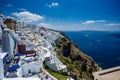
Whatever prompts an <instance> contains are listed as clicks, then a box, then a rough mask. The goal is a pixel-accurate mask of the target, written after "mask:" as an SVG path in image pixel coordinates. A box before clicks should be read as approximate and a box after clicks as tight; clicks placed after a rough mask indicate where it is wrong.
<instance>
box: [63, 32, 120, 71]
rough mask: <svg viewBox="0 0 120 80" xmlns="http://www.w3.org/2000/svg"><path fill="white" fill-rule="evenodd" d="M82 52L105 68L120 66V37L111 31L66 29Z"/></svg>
mask: <svg viewBox="0 0 120 80" xmlns="http://www.w3.org/2000/svg"><path fill="white" fill-rule="evenodd" d="M64 33H65V35H67V36H68V37H69V38H70V39H71V40H72V41H73V42H74V43H75V44H76V45H77V46H78V47H79V48H80V50H81V51H82V52H84V53H86V54H87V55H89V56H91V57H92V58H93V59H94V61H95V62H96V63H97V64H98V65H99V66H100V67H102V68H103V69H105V68H111V67H115V66H120V38H116V37H114V36H110V34H114V33H120V32H109V31H75V32H74V31H65V32H64Z"/></svg>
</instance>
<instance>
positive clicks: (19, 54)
mask: <svg viewBox="0 0 120 80" xmlns="http://www.w3.org/2000/svg"><path fill="white" fill-rule="evenodd" d="M22 55H23V54H22V53H17V54H15V56H22Z"/></svg>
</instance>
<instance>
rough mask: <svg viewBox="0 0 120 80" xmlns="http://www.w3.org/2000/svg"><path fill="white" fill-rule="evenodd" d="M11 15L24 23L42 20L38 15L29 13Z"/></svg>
mask: <svg viewBox="0 0 120 80" xmlns="http://www.w3.org/2000/svg"><path fill="white" fill-rule="evenodd" d="M12 15H14V16H16V17H17V19H18V20H20V21H25V22H27V23H31V22H36V21H39V20H43V19H44V17H43V16H40V15H38V14H34V13H30V12H29V11H23V12H14V13H12Z"/></svg>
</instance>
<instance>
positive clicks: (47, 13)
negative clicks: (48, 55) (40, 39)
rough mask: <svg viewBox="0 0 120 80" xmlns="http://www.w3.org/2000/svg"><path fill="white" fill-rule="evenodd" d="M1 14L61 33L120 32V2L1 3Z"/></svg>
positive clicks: (29, 0)
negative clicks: (83, 31) (86, 31)
mask: <svg viewBox="0 0 120 80" xmlns="http://www.w3.org/2000/svg"><path fill="white" fill-rule="evenodd" d="M0 11H1V12H2V13H3V14H4V17H11V18H15V19H17V20H18V21H21V22H23V21H24V23H25V24H35V25H40V26H44V27H48V28H52V29H55V30H61V31H81V30H98V31H120V0H0Z"/></svg>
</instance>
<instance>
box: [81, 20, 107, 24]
mask: <svg viewBox="0 0 120 80" xmlns="http://www.w3.org/2000/svg"><path fill="white" fill-rule="evenodd" d="M102 22H106V20H88V21H85V22H83V23H82V24H93V23H102Z"/></svg>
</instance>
